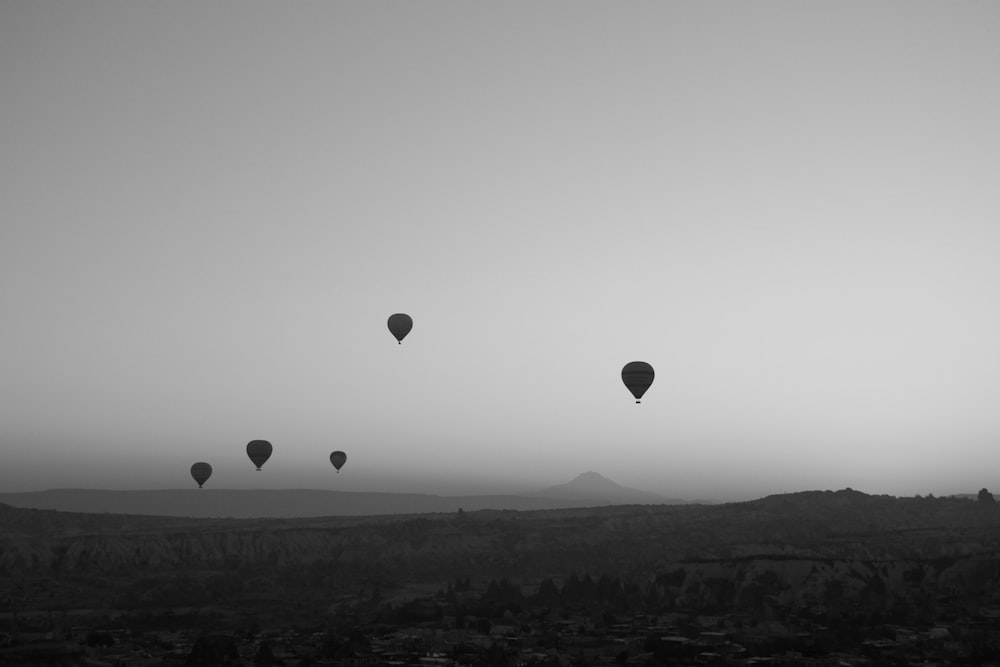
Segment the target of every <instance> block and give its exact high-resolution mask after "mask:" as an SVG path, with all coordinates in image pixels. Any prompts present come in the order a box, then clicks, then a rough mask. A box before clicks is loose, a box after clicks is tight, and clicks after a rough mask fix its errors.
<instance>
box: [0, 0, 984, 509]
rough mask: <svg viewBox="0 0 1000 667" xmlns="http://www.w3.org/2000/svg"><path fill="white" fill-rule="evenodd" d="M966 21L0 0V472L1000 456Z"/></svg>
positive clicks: (853, 10)
mask: <svg viewBox="0 0 1000 667" xmlns="http://www.w3.org/2000/svg"><path fill="white" fill-rule="evenodd" d="M998 34H1000V4H998V3H994V2H985V1H983V2H973V1H968V2H945V1H941V2H920V1H917V0H905V1H899V2H890V1H884V2H869V1H867V0H866V1H864V2H843V1H837V2H832V1H831V2H809V3H799V2H792V1H788V2H763V1H759V2H753V3H748V2H746V3H745V2H726V3H722V2H711V1H705V0H697V1H692V2H648V3H647V2H600V3H597V2H576V1H574V2H545V3H538V2H510V1H504V2H494V3H467V2H446V1H434V2H429V1H428V2H380V1H378V0H374V1H373V0H365V1H364V2H360V1H359V2H336V3H334V2H282V3H275V2H239V3H236V2H213V3H206V2H105V1H97V0H95V1H87V2H81V1H78V0H72V1H70V0H66V1H64V2H51V1H39V2H16V1H14V0H0V320H2V328H0V336H2V345H0V450H2V456H3V463H2V465H0V488H2V489H3V490H5V491H21V490H40V489H47V488H55V487H67V486H72V487H96V488H136V489H143V488H186V487H189V486H191V487H193V485H194V482H193V481H192V480H191V479H190V476H189V472H188V470H189V468H190V466H191V464H192V463H193V462H195V461H207V462H209V463H211V464H212V465H213V467H214V469H215V473H214V475H213V477H212V479H211V480H210V481H209V482H208V484H207V485H208V486H211V487H214V488H254V487H260V488H289V487H300V488H330V489H345V490H376V491H394V490H401V491H428V492H433V493H442V494H450V493H465V492H486V491H490V492H493V491H516V490H524V489H531V488H539V487H542V486H547V485H550V484H556V483H562V482H565V481H568V480H569V479H571V478H572V477H574V476H575V475H577V474H578V473H580V472H583V471H586V470H595V471H598V472H601V473H602V474H604V475H605V476H608V477H610V478H612V479H614V480H615V481H617V482H619V483H621V484H626V485H629V486H634V487H638V488H642V489H646V490H651V491H656V492H660V493H663V494H665V495H669V496H672V497H685V498H719V499H736V498H750V497H757V496H761V495H765V494H768V493H775V492H781V491H796V490H803V489H817V488H818V489H839V488H844V487H847V486H850V487H853V488H855V489H859V490H862V491H866V492H868V493H891V494H896V495H913V494H915V493H922V494H926V493H929V492H930V493H937V494H941V493H953V492H975V491H977V490H978V489H979V488H981V487H983V486H986V487H990V488H993V487H998V488H1000V449H998V444H1000V352H998V344H1000V315H998V308H1000V187H998V183H1000V180H998V178H1000V124H998V121H997V119H998V118H1000V75H998V72H1000V40H998V39H997V35H998ZM396 312H405V313H409V314H410V315H411V316H412V317H413V320H414V328H413V331H412V332H411V333H410V335H409V336H408V337H407V338H406V339H405V340H404V341H403V344H402V345H397V343H396V340H395V339H394V338H393V337H392V336H391V335H390V334H389V332H388V330H387V329H386V319H387V318H388V316H389V315H391V314H392V313H396ZM633 360H643V361H647V362H649V363H650V364H652V365H653V366H654V368H655V369H656V380H655V382H654V383H653V386H652V388H651V389H650V390H649V391H648V392H647V394H646V396H645V397H644V399H643V401H642V404H641V405H636V404H635V401H634V400H633V399H632V397H631V395H630V394H629V393H628V391H627V390H626V389H625V387H624V385H623V384H622V382H621V377H620V373H621V368H622V366H623V365H624V364H625V363H627V362H629V361H633ZM257 438H261V439H267V440H270V441H271V442H272V443H273V444H274V447H275V453H274V455H273V457H272V458H271V460H270V461H269V462H268V463H267V464H266V465H265V466H264V470H263V471H262V472H256V471H254V468H253V465H252V464H251V463H250V461H249V460H248V459H247V457H246V453H245V446H246V443H247V441H249V440H252V439H257ZM334 449H340V450H344V451H345V452H347V456H348V460H347V464H346V465H345V466H344V468H343V470H342V471H341V473H340V474H339V475H338V474H335V473H334V469H333V467H332V466H331V465H330V463H329V460H328V456H329V453H330V452H331V451H332V450H334Z"/></svg>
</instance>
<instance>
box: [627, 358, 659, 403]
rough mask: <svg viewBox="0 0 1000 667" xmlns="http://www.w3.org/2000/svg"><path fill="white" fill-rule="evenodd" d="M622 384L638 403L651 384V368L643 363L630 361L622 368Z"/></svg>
mask: <svg viewBox="0 0 1000 667" xmlns="http://www.w3.org/2000/svg"><path fill="white" fill-rule="evenodd" d="M622 382H624V383H625V386H626V387H628V390H629V391H630V392H632V395H633V396H635V402H636V403H638V402H639V399H640V398H642V395H643V394H645V393H646V390H647V389H649V385H651V384H653V367H652V366H650V365H649V364H647V363H646V362H645V361H630V362H628V363H627V364H625V367H624V368H622Z"/></svg>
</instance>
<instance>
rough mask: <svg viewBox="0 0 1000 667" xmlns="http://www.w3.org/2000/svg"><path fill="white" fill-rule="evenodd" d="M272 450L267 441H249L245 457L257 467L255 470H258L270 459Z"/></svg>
mask: <svg viewBox="0 0 1000 667" xmlns="http://www.w3.org/2000/svg"><path fill="white" fill-rule="evenodd" d="M273 450H274V448H273V447H271V443H269V442H268V441H267V440H251V441H250V442H248V443H247V456H249V457H250V460H251V461H253V464H254V465H255V466H257V470H260V467H261V466H262V465H264V463H265V462H266V461H267V460H268V459H269V458H271V452H272V451H273Z"/></svg>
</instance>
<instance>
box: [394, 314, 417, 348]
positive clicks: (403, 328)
mask: <svg viewBox="0 0 1000 667" xmlns="http://www.w3.org/2000/svg"><path fill="white" fill-rule="evenodd" d="M412 328H413V318H412V317H410V316H409V315H407V314H406V313H396V314H395V315H390V316H389V332H390V333H392V335H393V336H395V337H396V340H397V341H399V344H400V345H402V344H403V339H404V338H406V334H408V333H410V329H412Z"/></svg>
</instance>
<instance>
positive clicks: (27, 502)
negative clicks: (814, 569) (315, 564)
mask: <svg viewBox="0 0 1000 667" xmlns="http://www.w3.org/2000/svg"><path fill="white" fill-rule="evenodd" d="M597 478H599V479H597ZM683 502H684V501H677V500H673V501H672V500H669V499H666V498H664V497H662V496H658V495H657V494H652V493H649V492H645V491H638V490H636V489H630V488H628V487H624V486H621V485H618V484H617V483H615V482H612V481H611V480H609V479H607V478H605V477H603V476H601V475H599V474H598V473H583V474H582V475H579V476H577V477H576V478H575V479H574V480H572V481H571V482H569V483H567V484H562V485H556V486H553V487H547V488H545V489H541V490H539V491H537V492H529V493H521V494H483V495H461V496H444V495H436V494H427V493H393V492H383V491H335V490H328V489H211V488H204V489H196V488H190V489H147V490H107V489H73V488H63V489H48V490H45V491H25V492H19V493H0V503H6V504H8V505H11V506H14V507H23V508H34V509H48V510H58V511H74V512H84V513H98V514H101V513H111V514H137V515H148V516H173V517H192V518H226V517H231V518H307V517H322V516H377V515H383V514H427V513H439V512H457V511H458V510H460V509H461V510H464V511H474V510H487V509H491V510H516V511H531V510H547V509H566V508H575V507H594V506H602V505H622V504H681V503H683Z"/></svg>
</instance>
